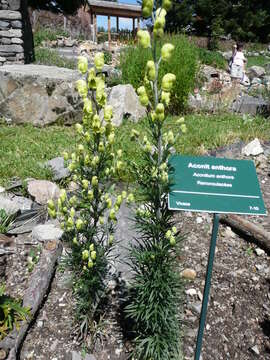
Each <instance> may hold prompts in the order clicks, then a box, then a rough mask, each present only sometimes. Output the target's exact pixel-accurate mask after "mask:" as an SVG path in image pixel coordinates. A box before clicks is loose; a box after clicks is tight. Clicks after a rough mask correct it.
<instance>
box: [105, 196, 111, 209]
mask: <svg viewBox="0 0 270 360" xmlns="http://www.w3.org/2000/svg"><path fill="white" fill-rule="evenodd" d="M106 204H107V208H108V209H110V208H111V207H112V199H110V198H109V199H106Z"/></svg>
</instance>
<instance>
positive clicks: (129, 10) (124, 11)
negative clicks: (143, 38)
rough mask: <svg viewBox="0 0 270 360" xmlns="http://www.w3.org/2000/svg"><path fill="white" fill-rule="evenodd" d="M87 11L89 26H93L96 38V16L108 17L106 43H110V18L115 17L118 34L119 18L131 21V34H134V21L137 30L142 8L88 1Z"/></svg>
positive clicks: (108, 2)
mask: <svg viewBox="0 0 270 360" xmlns="http://www.w3.org/2000/svg"><path fill="white" fill-rule="evenodd" d="M88 11H89V13H90V21H91V24H90V25H94V31H95V36H96V38H97V32H98V30H97V15H105V16H108V41H109V42H111V16H114V17H116V32H117V33H119V18H129V19H132V20H133V33H134V32H135V20H136V19H137V28H138V29H139V28H140V17H141V13H142V8H141V6H139V5H130V4H121V3H117V2H113V1H99V0H88Z"/></svg>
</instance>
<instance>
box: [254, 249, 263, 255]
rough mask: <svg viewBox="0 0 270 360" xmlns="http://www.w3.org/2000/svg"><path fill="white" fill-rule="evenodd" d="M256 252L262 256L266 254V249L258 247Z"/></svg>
mask: <svg viewBox="0 0 270 360" xmlns="http://www.w3.org/2000/svg"><path fill="white" fill-rule="evenodd" d="M255 253H256V254H257V255H258V256H261V255H264V254H265V251H264V250H263V249H260V248H257V249H255Z"/></svg>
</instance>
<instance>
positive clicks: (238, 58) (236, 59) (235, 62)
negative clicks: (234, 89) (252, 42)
mask: <svg viewBox="0 0 270 360" xmlns="http://www.w3.org/2000/svg"><path fill="white" fill-rule="evenodd" d="M246 62H247V60H246V58H245V55H244V53H243V45H242V44H237V50H236V52H235V53H234V55H233V58H232V65H231V77H232V79H237V80H240V81H241V80H243V78H244V75H245V64H246Z"/></svg>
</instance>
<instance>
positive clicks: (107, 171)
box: [105, 168, 110, 176]
mask: <svg viewBox="0 0 270 360" xmlns="http://www.w3.org/2000/svg"><path fill="white" fill-rule="evenodd" d="M105 175H106V176H108V175H110V169H109V168H106V169H105Z"/></svg>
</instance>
